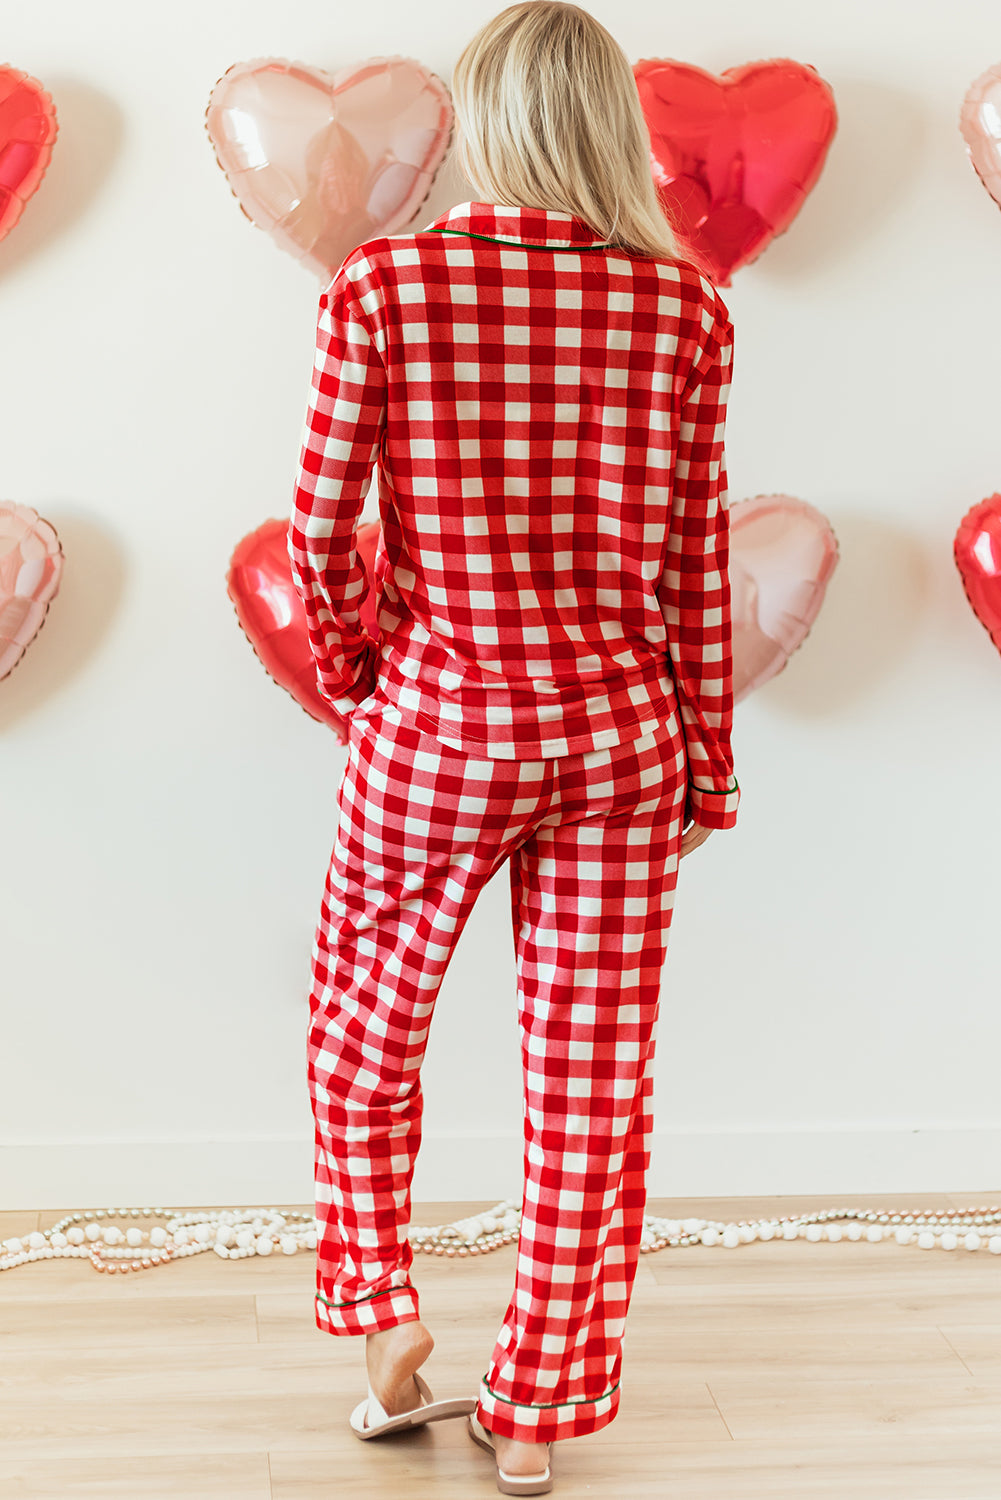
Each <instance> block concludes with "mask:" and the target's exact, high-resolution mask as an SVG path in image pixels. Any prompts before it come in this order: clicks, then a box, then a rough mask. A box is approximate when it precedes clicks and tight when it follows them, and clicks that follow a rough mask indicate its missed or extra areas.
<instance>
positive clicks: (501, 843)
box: [307, 687, 687, 1442]
mask: <svg viewBox="0 0 1001 1500" xmlns="http://www.w3.org/2000/svg"><path fill="white" fill-rule="evenodd" d="M686 786H687V767H686V760H685V748H684V740H683V737H682V733H681V729H680V724H679V719H678V713H677V702H676V699H675V701H674V703H673V705H672V708H671V711H670V712H669V714H668V716H667V718H666V719H665V720H664V722H663V723H662V724H661V726H660V728H659V729H657V730H656V731H654V732H653V733H651V734H647V735H645V736H644V737H643V738H642V739H636V740H632V741H629V742H626V743H625V744H620V745H615V746H613V747H612V748H611V749H605V750H591V751H587V752H585V753H583V754H577V755H569V756H558V757H552V758H546V759H539V760H501V759H491V758H488V757H486V756H483V757H482V758H480V757H476V756H471V755H468V754H466V753H464V752H462V751H458V750H452V749H449V748H447V747H446V746H444V745H442V744H441V743H440V742H439V741H438V740H437V739H435V738H434V737H433V736H432V735H429V734H425V733H423V732H421V731H420V730H417V729H415V728H413V727H412V726H411V725H410V724H409V723H407V722H403V721H402V720H401V716H400V713H399V710H398V709H396V708H395V707H394V706H393V705H392V704H391V703H388V702H386V701H385V700H384V699H383V698H382V696H381V693H380V689H379V688H378V687H377V688H376V690H375V693H374V694H372V695H371V696H370V697H369V698H367V699H366V700H365V702H364V703H363V704H362V705H361V708H360V709H359V710H358V711H357V712H356V713H354V714H352V715H351V720H350V724H349V730H348V760H347V765H346V767H345V771H344V775H343V778H342V781H341V784H340V789H339V792H338V798H337V805H338V810H339V824H338V829H337V837H336V841H335V845H334V851H333V856H332V859H331V863H330V869H329V873H328V876H327V882H326V889H325V892H324V899H323V904H322V911H321V916H320V922H319V925H318V928H317V933H316V940H315V943H314V948H313V986H312V991H311V995H310V1019H309V1032H308V1048H307V1051H308V1076H309V1090H310V1097H311V1100H312V1106H313V1114H314V1120H315V1127H316V1129H315V1147H316V1154H315V1180H316V1217H317V1223H318V1227H319V1238H318V1244H317V1263H316V1288H317V1290H316V1296H315V1302H314V1306H315V1312H316V1323H317V1326H318V1327H319V1328H321V1329H324V1330H326V1331H327V1332H329V1333H333V1334H360V1333H369V1332H372V1331H373V1330H375V1329H379V1328H389V1327H392V1326H393V1325H394V1324H396V1323H405V1322H408V1321H411V1320H414V1319H416V1318H418V1317H419V1316H420V1313H419V1306H418V1294H417V1289H416V1288H415V1287H414V1285H413V1284H412V1281H411V1276H410V1273H411V1267H412V1263H413V1250H412V1248H411V1246H410V1243H409V1241H408V1239H407V1228H408V1225H409V1223H410V1189H411V1181H412V1177H413V1169H414V1162H415V1158H416V1154H417V1150H418V1146H419V1144H420V1138H421V1112H422V1093H421V1081H420V1070H421V1063H422V1060H423V1057H424V1050H425V1044H426V1041H427V1035H428V1028H429V1025H430V1022H431V1016H432V1012H433V1010H434V1004H435V998H436V996H437V994H438V990H439V987H440V985H441V981H442V979H443V977H444V975H445V971H446V969H447V968H448V964H449V960H450V959H451V956H452V953H453V952H454V950H455V945H456V942H457V941H458V938H459V936H460V934H461V932H462V929H463V926H464V925H465V922H466V919H467V917H468V916H469V913H470V911H471V910H472V908H473V905H474V903H475V901H476V898H477V895H478V893H479V892H480V890H481V889H482V888H483V886H484V885H485V884H486V882H487V880H489V878H490V876H491V875H492V874H493V873H494V871H496V870H497V868H498V867H499V866H500V865H501V864H503V863H504V861H505V860H508V861H510V878H511V912H512V918H513V927H514V946H515V958H516V970H517V978H518V1013H519V1020H520V1023H521V1035H522V1064H523V1077H524V1089H525V1095H524V1098H525V1108H524V1128H525V1150H524V1183H523V1198H522V1221H521V1234H520V1237H519V1241H518V1256H517V1266H516V1272H515V1287H514V1293H513V1295H512V1298H511V1302H510V1304H509V1306H508V1310H507V1313H506V1315H505V1318H504V1323H503V1326H502V1327H501V1330H500V1333H499V1336H498V1338H497V1342H496V1345H495V1347H494V1350H493V1354H492V1357H491V1361H490V1365H489V1368H488V1369H487V1371H486V1372H485V1374H484V1376H483V1379H482V1381H481V1384H480V1389H479V1406H478V1408H477V1415H478V1416H479V1418H480V1420H481V1421H482V1422H483V1423H484V1424H485V1425H486V1426H487V1427H489V1428H491V1429H492V1430H493V1431H494V1432H496V1433H500V1434H504V1435H506V1436H508V1437H513V1438H517V1439H520V1440H521V1441H522V1442H548V1441H551V1440H554V1439H561V1438H569V1437H578V1436H580V1435H582V1434H584V1433H588V1432H594V1431H596V1430H597V1429H598V1428H600V1427H604V1426H605V1425H606V1424H607V1423H608V1422H610V1421H612V1419H613V1418H614V1416H615V1414H616V1412H617V1410H618V1404H619V1376H620V1368H621V1363H622V1336H623V1331H624V1326H625V1318H626V1312H627V1309H628V1306H629V1299H630V1295H631V1292H632V1286H633V1281H634V1277H635V1272H636V1264H637V1259H638V1255H639V1246H640V1235H641V1229H642V1220H643V1211H644V1207H645V1203H646V1169H647V1166H648V1164H649V1132H650V1129H651V1088H652V1071H651V1070H652V1065H653V1056H654V1041H655V1031H656V1022H657V1015H658V1009H659V994H660V984H661V970H662V967H663V963H664V958H665V954H666V948H667V937H668V929H669V927H670V923H671V915H672V909H673V904H674V890H675V884H676V881H677V872H678V857H679V855H678V850H679V842H680V837H681V829H682V823H683V817H684V803H685V791H686ZM456 1274H457V1275H461V1274H462V1272H461V1270H459V1271H457V1272H456Z"/></svg>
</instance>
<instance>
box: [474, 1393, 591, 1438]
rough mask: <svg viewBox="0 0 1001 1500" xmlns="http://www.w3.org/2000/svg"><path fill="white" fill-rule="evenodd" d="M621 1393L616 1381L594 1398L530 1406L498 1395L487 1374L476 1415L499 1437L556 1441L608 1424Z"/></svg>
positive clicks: (581, 1434) (579, 1435)
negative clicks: (591, 1399)
mask: <svg viewBox="0 0 1001 1500" xmlns="http://www.w3.org/2000/svg"><path fill="white" fill-rule="evenodd" d="M619 1393H620V1389H619V1386H618V1385H615V1386H613V1388H612V1389H611V1390H610V1391H606V1393H605V1394H604V1395H603V1396H599V1397H598V1398H597V1399H596V1400H594V1401H566V1402H562V1403H557V1404H553V1405H548V1406H531V1405H528V1404H523V1403H520V1402H517V1401H509V1400H506V1399H504V1398H502V1397H500V1396H497V1395H496V1394H495V1393H494V1392H493V1391H491V1389H490V1387H489V1386H488V1385H487V1383H486V1379H485V1378H484V1379H483V1380H481V1381H480V1390H479V1404H478V1406H477V1408H476V1416H477V1419H478V1420H479V1421H480V1422H482V1423H483V1426H484V1427H487V1428H489V1430H490V1431H491V1432H495V1433H497V1435H498V1436H499V1437H509V1438H514V1439H515V1441H516V1442H520V1443H554V1442H560V1441H562V1440H564V1439H566V1438H575V1437H585V1436H586V1435H587V1434H588V1433H589V1432H598V1431H600V1429H601V1428H602V1427H607V1426H608V1424H609V1422H611V1421H613V1420H614V1418H615V1416H616V1414H617V1412H618V1409H619Z"/></svg>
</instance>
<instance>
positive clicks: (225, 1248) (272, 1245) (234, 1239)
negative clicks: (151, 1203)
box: [0, 1208, 317, 1272]
mask: <svg viewBox="0 0 1001 1500" xmlns="http://www.w3.org/2000/svg"><path fill="white" fill-rule="evenodd" d="M154 1218H155V1219H165V1220H166V1224H165V1225H164V1226H163V1227H161V1226H157V1227H155V1228H152V1229H142V1228H140V1227H139V1225H138V1224H136V1223H135V1222H130V1224H129V1227H128V1228H127V1229H124V1230H123V1229H120V1228H119V1227H118V1226H117V1225H116V1224H114V1223H113V1222H111V1221H113V1220H115V1219H119V1220H128V1221H135V1220H137V1219H154ZM297 1226H298V1227H297ZM316 1242H317V1231H316V1220H315V1218H314V1217H313V1216H312V1215H311V1214H304V1213H299V1212H297V1211H296V1210H294V1209H286V1210H284V1211H279V1210H278V1209H277V1208H270V1209H265V1208H260V1209H220V1210H214V1211H211V1212H203V1211H198V1212H194V1213H187V1214H184V1213H181V1214H178V1213H175V1212H174V1211H172V1210H167V1209H164V1208H118V1209H115V1208H107V1209H104V1208H99V1209H96V1210H92V1211H90V1210H88V1211H86V1212H82V1213H74V1214H67V1215H66V1217H65V1218H63V1219H60V1220H59V1221H58V1223H56V1224H54V1225H53V1226H52V1227H51V1228H50V1229H47V1230H45V1231H44V1232H43V1231H41V1230H34V1231H33V1232H32V1233H31V1234H29V1235H25V1236H22V1237H17V1236H15V1237H13V1238H11V1239H8V1240H4V1241H3V1242H2V1253H0V1271H8V1270H12V1269H13V1268H14V1267H15V1266H20V1265H24V1264H25V1263H26V1262H28V1261H34V1260H51V1259H58V1258H65V1259H68V1258H71V1257H80V1258H87V1259H89V1260H90V1263H91V1265H92V1266H93V1267H94V1269H95V1271H105V1272H108V1271H110V1272H119V1271H147V1270H151V1269H152V1267H153V1266H159V1265H164V1264H165V1263H166V1262H168V1261H171V1260H176V1259H181V1258H185V1257H188V1256H191V1255H199V1254H201V1253H202V1252H203V1251H206V1250H214V1251H215V1253H216V1254H217V1255H219V1256H221V1257H222V1258H223V1259H226V1260H239V1259H241V1258H243V1257H244V1256H247V1255H270V1254H272V1252H273V1251H274V1250H275V1249H276V1248H277V1249H279V1250H280V1251H281V1252H282V1253H283V1254H286V1255H294V1254H295V1253H296V1252H297V1251H298V1250H300V1249H311V1250H315V1248H316ZM146 1246H148V1253H144V1247H146ZM119 1247H124V1248H121V1249H119ZM109 1251H110V1253H109Z"/></svg>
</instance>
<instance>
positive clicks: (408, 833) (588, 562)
mask: <svg viewBox="0 0 1001 1500" xmlns="http://www.w3.org/2000/svg"><path fill="white" fill-rule="evenodd" d="M453 90H454V99H455V110H456V122H457V127H458V135H457V155H458V160H459V164H460V166H461V167H462V169H463V171H464V172H465V173H466V175H467V176H468V178H469V179H470V181H472V182H473V183H474V184H475V185H476V188H477V190H478V191H479V192H480V193H481V194H482V201H481V200H476V201H469V202H465V203H460V204H458V205H457V206H456V207H454V208H452V209H450V210H449V211H448V212H447V213H444V214H441V215H440V216H439V217H438V218H436V219H434V220H433V221H432V222H431V223H430V224H428V225H427V226H426V227H425V228H424V229H423V230H421V231H420V232H418V233H415V234H409V235H397V236H393V237H391V238H390V237H379V238H375V239H372V240H368V241H367V242H366V243H365V244H363V245H361V246H359V247H358V248H357V249H355V250H353V251H352V252H351V253H350V254H349V255H348V256H347V257H346V259H345V261H344V262H343V264H342V266H341V267H340V269H339V271H338V273H337V275H336V276H335V278H334V280H333V282H332V284H331V285H330V286H329V287H328V288H327V290H326V291H325V292H324V294H323V296H322V297H321V299H320V311H319V318H318V331H317V354H316V362H315V370H314V375H313V388H312V395H311V401H310V408H309V414H308V417H307V424H306V431H305V436H304V441H303V446H302V452H301V456H300V463H299V472H298V479H297V486H296V493H295V506H294V515H293V518H292V524H291V528H290V534H289V551H290V556H291V559H292V565H293V572H294V575H295V578H296V582H297V585H298V588H299V591H300V593H301V596H302V598H303V601H304V604H305V607H306V612H307V617H308V625H309V632H310V640H311V644H312V649H313V653H314V655H315V658H316V663H317V670H318V679H319V684H320V689H321V691H322V693H323V695H324V697H325V698H326V699H327V700H328V701H329V702H330V703H331V704H332V705H333V706H334V707H335V708H336V709H337V710H338V712H340V713H341V714H343V715H345V716H346V717H347V718H348V758H347V765H346V768H345V773H344V778H343V781H342V783H341V786H340V789H339V793H338V812H339V825H338V830H337V837H336V842H335V845H334V851H333V856H332V859H331V864H330V872H329V875H328V879H327V885H326V891H325V895H324V900H323V904H322V910H321V916H320V922H319V926H318V930H317V934H316V941H315V944H314V948H313V987H312V993H311V997H310V1024H309V1035H308V1071H309V1086H310V1094H311V1099H312V1103H313V1109H314V1117H315V1123H316V1207H317V1219H318V1223H319V1225H320V1231H321V1233H320V1242H319V1245H318V1253H317V1291H316V1299H315V1303H314V1306H315V1313H316V1322H317V1325H318V1327H320V1328H323V1329H325V1330H327V1331H328V1332H330V1333H333V1334H360V1333H365V1334H366V1335H367V1348H366V1354H367V1365H368V1377H369V1397H368V1400H367V1401H364V1402H362V1403H361V1405H360V1406H359V1407H358V1408H357V1409H356V1411H355V1413H354V1415H353V1418H352V1425H353V1426H354V1428H355V1430H356V1431H357V1432H358V1434H359V1436H364V1437H368V1436H373V1435H380V1434H382V1433H384V1432H387V1431H389V1432H391V1431H397V1430H401V1429H405V1428H407V1427H410V1426H413V1425H415V1424H418V1423H420V1422H423V1421H428V1420H436V1419H437V1418H439V1417H442V1416H452V1415H457V1414H459V1413H461V1412H466V1413H470V1431H471V1433H472V1435H473V1436H474V1437H475V1438H476V1440H477V1441H478V1442H480V1443H481V1445H482V1446H486V1447H489V1448H492V1449H493V1451H494V1453H495V1456H496V1462H497V1477H498V1485H499V1488H500V1489H501V1491H502V1493H506V1494H526V1495H527V1494H542V1493H544V1492H546V1491H548V1490H549V1489H550V1488H551V1487H552V1480H551V1477H550V1467H549V1458H550V1451H551V1445H552V1444H553V1443H554V1442H555V1441H558V1440H560V1439H563V1438H569V1437H574V1436H578V1435H580V1434H583V1433H588V1432H594V1431H596V1430H597V1429H598V1428H601V1427H603V1426H605V1425H606V1423H608V1422H611V1421H612V1419H613V1418H614V1416H615V1414H616V1411H617V1409H618V1402H619V1371H620V1364H621V1340H622V1333H623V1326H624V1320H625V1316H626V1310H627V1307H628V1304H629V1298H630V1293H631V1290H632V1285H633V1278H634V1273H635V1269H636V1262H637V1255H638V1251H639V1244H640V1235H641V1227H642V1217H643V1210H644V1204H645V1193H646V1187H645V1172H646V1167H647V1163H648V1159H649V1156H648V1146H649V1131H650V1126H651V1120H650V1090H651V1081H652V1072H651V1070H652V1064H653V1055H654V1032H655V1023H656V1019H657V1011H658V1003H659V989H660V977H661V968H662V965H663V961H664V956H665V951H666V943H667V934H668V928H669V926H670V921H671V913H672V907H673V900H674V890H675V882H676V879H677V869H678V861H679V858H680V857H683V856H684V855H685V854H687V853H688V852H690V851H691V850H692V849H694V848H696V847H697V846H698V845H699V844H701V843H702V842H703V841H704V840H705V839H706V838H707V837H708V836H709V833H710V831H711V830H712V829H713V828H729V827H731V826H732V825H733V823H734V821H735V818H736V813H737V804H738V799H739V795H740V789H739V787H738V785H737V783H736V781H735V779H734V776H733V764H732V758H731V751H730V726H731V712H732V683H731V630H730V590H729V582H728V577H727V562H728V514H727V493H726V471H725V463H724V454H723V425H724V416H725V408H726V398H727V393H728V389H729V380H730V361H731V347H732V327H731V324H730V321H729V317H728V313H727V309H726V307H725V306H724V304H723V302H722V301H721V300H720V298H719V296H718V294H717V293H716V292H715V291H714V289H713V287H712V286H711V285H710V284H709V282H708V281H707V280H706V279H705V278H704V277H703V276H702V275H701V274H700V272H699V271H698V270H697V269H696V268H695V267H694V266H693V265H691V264H689V263H688V262H687V261H686V260H684V259H683V258H682V257H681V256H680V255H679V252H678V248H677V245H676V243H675V240H674V238H673V235H672V233H671V230H670V228H669V226H668V224H667V222H666V220H665V218H664V215H663V211H662V208H661V205H660V202H659V199H658V197H657V195H656V190H655V187H654V184H653V181H652V177H651V172H650V160H649V136H648V133H647V130H646V126H645V124H644V120H643V116H642V113H641V110H640V105H639V98H638V94H637V90H636V85H635V81H634V78H633V74H632V70H631V68H630V66H629V63H628V61H627V59H626V57H625V54H624V53H623V52H622V50H621V48H620V47H619V46H618V44H617V43H616V42H615V41H614V40H613V38H612V37H611V36H610V35H609V33H608V32H607V31H605V30H604V28H603V27H601V26H600V25H599V24H598V23H597V21H595V20H594V18H593V17H592V16H590V15H589V14H588V13H587V12H586V11H584V10H581V9H580V8H579V7H578V6H576V5H571V4H563V3H559V0H528V3H525V4H517V5H512V6H510V7H509V8H508V9H506V10H504V11H502V12H501V13H500V14H499V15H497V16H496V17H495V18H494V19H493V20H491V21H490V22H488V23H487V25H485V26H484V27H483V28H482V29H481V30H480V31H479V32H478V33H477V35H476V36H475V37H474V38H473V40H472V41H471V42H470V43H469V45H468V46H467V47H466V49H465V51H464V52H463V53H462V55H461V57H460V58H459V61H458V63H457V65H456V68H455V73H454V78H453ZM377 463H378V482H379V503H380V513H381V521H382V541H381V543H380V547H379V551H378V554H377V557H376V563H375V582H376V590H377V597H378V623H379V639H377V640H375V639H372V638H371V637H370V636H369V635H367V634H366V632H365V631H364V629H363V628H362V626H361V623H360V617H359V609H360V607H361V605H362V604H363V602H364V599H365V596H366V591H367V584H366V581H365V575H364V572H363V569H362V567H361V565H360V563H359V558H358V553H357V550H356V531H357V525H358V520H359V517H360V514H361V510H362V506H363V502H364V499H365V496H366V494H367V491H368V487H369V482H370V479H371V476H372V472H373V469H374V468H375V467H376V464H377ZM686 823H688V824H690V826H688V828H687V831H686V830H685V824H686ZM507 861H509V862H510V880H511V900H512V918H513V924H514V938H515V952H516V967H517V977H518V1001H519V1017H520V1022H521V1027H522V1054H523V1063H524V1084H525V1158H524V1165H525V1182H524V1198H523V1209H522V1215H523V1216H522V1224H521V1234H520V1240H519V1245H518V1259H517V1269H516V1281H515V1288H514V1293H513V1295H512V1299H511V1303H510V1306H509V1308H508V1311H507V1315H506V1317H505V1320H504V1324H503V1327H502V1329H501V1331H500V1334H499V1336H498V1338H497V1342H496V1345H495V1347H494V1350H493V1354H492V1357H491V1361H490V1365H489V1368H488V1370H487V1371H486V1373H485V1375H484V1377H483V1380H482V1382H481V1384H480V1388H479V1392H478V1397H477V1398H474V1397H469V1398H468V1399H465V1400H458V1401H451V1402H448V1401H446V1402H434V1400H433V1398H432V1397H431V1393H430V1391H429V1390H428V1388H427V1386H426V1385H425V1384H424V1382H423V1381H422V1380H421V1379H420V1377H419V1375H418V1370H419V1367H420V1366H421V1364H422V1363H423V1362H424V1360H425V1359H426V1358H427V1356H428V1354H429V1352H430V1350H431V1348H432V1342H433V1341H432V1338H431V1335H430V1333H429V1332H428V1330H427V1329H426V1328H425V1327H424V1325H423V1323H422V1322H421V1321H420V1312H419V1306H418V1296H417V1291H416V1289H415V1288H414V1286H413V1284H412V1282H411V1278H410V1271H411V1264H412V1259H413V1255H412V1251H411V1248H410V1245H409V1242H408V1240H407V1227H408V1224H409V1221H410V1184H411V1180H412V1173H413V1166H414V1159H415V1156H416V1152H417V1148H418V1144H419V1141H420V1120H421V1105H422V1096H421V1086H420V1067H421V1061H422V1058H423V1054H424V1048H425V1043H426V1040H427V1032H428V1027H429V1024H430V1019H431V1014H432V1010H433V1007H434V1002H435V997H436V995H437V993H438V989H439V986H440V984H441V981H442V978H443V976H444V974H445V971H446V968H447V966H448V963H449V960H450V958H451V955H452V952H453V951H454V948H455V944H456V942H457V940H458V938H459V935H460V934H461V932H462V929H463V925H464V923H465V921H466V918H467V917H468V915H469V912H470V910H471V909H472V907H473V904H474V902H475V900H476V897H477V894H478V892H479V891H480V890H481V889H482V888H483V886H484V885H485V883H486V882H487V880H489V878H490V876H491V875H492V874H493V873H494V872H495V871H496V870H497V869H498V868H499V866H500V865H501V864H503V863H505V862H507ZM474 1409H475V1410H474Z"/></svg>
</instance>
